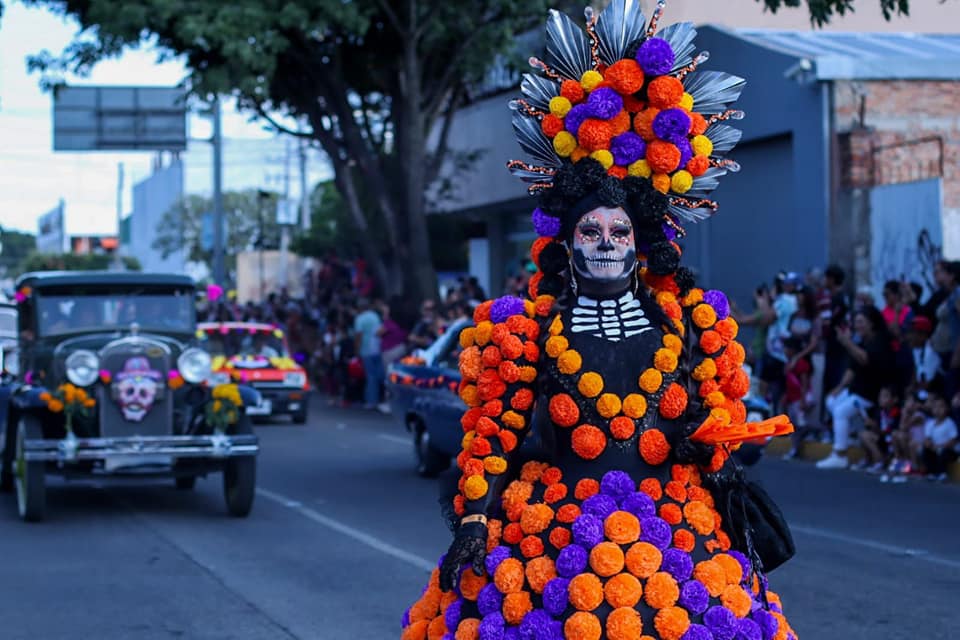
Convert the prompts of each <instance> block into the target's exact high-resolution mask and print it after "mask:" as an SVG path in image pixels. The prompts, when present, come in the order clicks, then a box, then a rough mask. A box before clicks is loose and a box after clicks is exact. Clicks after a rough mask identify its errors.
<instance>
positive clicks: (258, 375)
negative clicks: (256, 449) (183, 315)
mask: <svg viewBox="0 0 960 640" xmlns="http://www.w3.org/2000/svg"><path fill="white" fill-rule="evenodd" d="M197 338H198V339H199V340H200V341H201V344H202V345H203V347H204V348H205V349H206V350H207V352H208V353H209V354H210V357H211V358H212V359H213V362H212V363H211V369H212V371H213V373H212V375H211V380H210V382H211V384H223V383H225V382H238V383H242V384H245V385H248V386H251V387H253V388H254V389H256V390H257V391H259V392H260V395H261V397H262V399H263V400H262V402H261V403H260V404H259V405H258V406H255V407H247V415H250V416H254V417H267V416H274V415H289V416H290V417H291V418H292V419H293V422H294V423H295V424H303V423H305V422H306V421H307V405H308V403H307V394H308V393H309V391H310V384H309V381H308V380H307V373H306V371H305V370H304V368H303V367H302V366H301V365H300V364H299V363H298V362H296V361H295V360H294V359H293V358H292V357H290V350H289V349H288V348H287V340H286V337H285V336H284V333H283V330H282V329H279V328H277V327H275V326H273V325H269V324H262V323H257V322H202V323H200V324H198V325H197Z"/></svg>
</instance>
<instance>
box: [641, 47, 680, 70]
mask: <svg viewBox="0 0 960 640" xmlns="http://www.w3.org/2000/svg"><path fill="white" fill-rule="evenodd" d="M676 60H677V57H676V55H675V54H674V53H673V47H671V46H670V43H669V42H667V41H666V40H664V39H663V38H647V39H646V41H645V42H644V43H643V44H642V45H640V48H639V49H637V62H638V63H639V64H640V68H641V69H643V73H644V74H646V75H648V76H662V75H663V74H665V73H670V71H671V70H672V69H673V63H674V62H676Z"/></svg>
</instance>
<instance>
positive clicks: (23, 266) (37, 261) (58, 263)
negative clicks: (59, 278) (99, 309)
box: [17, 252, 140, 274]
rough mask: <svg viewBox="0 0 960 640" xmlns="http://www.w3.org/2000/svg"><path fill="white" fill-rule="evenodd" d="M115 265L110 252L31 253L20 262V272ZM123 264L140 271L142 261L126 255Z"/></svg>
mask: <svg viewBox="0 0 960 640" xmlns="http://www.w3.org/2000/svg"><path fill="white" fill-rule="evenodd" d="M112 266H113V256H112V255H109V254H105V253H103V254H96V253H92V254H74V253H37V252H34V253H31V254H30V255H28V256H27V257H26V258H24V260H23V261H22V262H21V263H20V265H19V266H18V267H17V271H18V272H19V273H20V274H23V273H28V272H31V271H105V270H108V269H110V268H111V267H112ZM123 266H124V268H125V269H127V270H129V271H140V261H139V260H137V259H136V258H134V257H130V256H124V258H123Z"/></svg>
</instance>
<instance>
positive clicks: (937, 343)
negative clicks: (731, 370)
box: [735, 261, 960, 482]
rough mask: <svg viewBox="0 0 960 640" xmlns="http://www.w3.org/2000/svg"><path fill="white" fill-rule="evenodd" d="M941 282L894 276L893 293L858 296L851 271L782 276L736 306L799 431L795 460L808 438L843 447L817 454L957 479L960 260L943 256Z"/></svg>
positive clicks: (863, 291)
mask: <svg viewBox="0 0 960 640" xmlns="http://www.w3.org/2000/svg"><path fill="white" fill-rule="evenodd" d="M933 282H934V288H933V290H932V291H925V290H924V287H923V286H922V285H921V284H919V283H915V282H907V281H905V280H904V281H893V280H892V281H889V282H886V283H885V284H884V286H883V293H882V298H881V299H879V300H877V299H875V297H874V293H873V289H872V288H870V287H862V288H860V289H858V290H857V291H856V292H855V293H854V295H853V296H852V297H851V296H850V295H849V293H848V291H847V288H846V287H847V278H846V274H845V273H844V271H843V269H842V268H840V267H837V266H831V267H829V268H828V269H826V270H825V271H824V272H822V273H821V272H819V271H812V272H810V273H808V274H806V275H805V276H801V275H799V274H797V273H793V272H789V273H780V274H779V275H778V276H777V277H776V279H775V281H774V283H773V286H772V287H766V286H763V287H760V288H758V289H757V290H756V291H755V293H754V309H753V310H752V311H750V312H744V311H742V310H740V309H735V317H736V318H737V319H738V320H739V321H740V323H741V324H743V325H745V326H747V327H751V328H752V329H753V332H752V340H751V342H750V345H749V349H748V351H749V356H750V364H751V366H752V367H753V373H754V375H755V377H756V378H757V379H758V380H759V381H760V385H759V386H760V389H759V392H760V393H761V394H762V395H763V396H764V397H765V398H766V399H767V400H768V401H769V402H771V404H772V405H773V408H774V410H776V411H783V412H786V413H787V414H788V415H789V416H790V418H791V419H792V421H793V423H794V425H795V427H796V431H795V433H794V434H793V447H792V449H791V451H790V452H789V453H788V454H787V456H786V457H787V458H795V457H797V456H798V452H799V449H800V447H801V445H802V443H803V442H804V441H805V440H809V439H814V440H821V441H823V442H829V443H831V444H832V452H831V453H830V455H829V456H828V457H826V458H825V459H823V460H821V461H820V462H818V463H817V467H818V468H821V469H838V468H847V467H848V466H850V464H851V461H850V458H849V449H850V448H851V447H853V446H857V447H859V448H861V449H862V450H863V452H864V456H863V457H862V458H861V459H860V460H859V461H858V462H857V463H856V464H855V465H854V466H855V467H856V468H859V469H865V470H868V471H870V472H871V473H875V474H877V475H880V476H881V479H882V480H883V481H891V482H904V481H906V479H907V476H908V475H910V474H923V475H926V477H927V478H928V479H931V480H945V479H946V477H947V471H948V468H949V465H950V464H951V463H952V462H953V461H955V460H956V459H957V456H958V453H960V449H958V432H957V423H958V422H960V262H950V261H941V262H939V263H938V264H937V265H936V267H935V271H934V274H933Z"/></svg>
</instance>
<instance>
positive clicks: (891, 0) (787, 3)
mask: <svg viewBox="0 0 960 640" xmlns="http://www.w3.org/2000/svg"><path fill="white" fill-rule="evenodd" d="M877 1H878V2H879V3H880V11H881V12H883V17H884V18H885V19H887V20H890V19H891V18H893V16H895V15H902V16H908V15H910V0H877ZM944 1H945V0H940V3H941V4H943V2H944ZM757 2H763V4H764V6H765V7H766V8H767V9H769V10H770V11H772V12H774V13H776V12H777V10H779V9H780V8H781V7H790V8H796V7H800V6H802V5H803V4H804V3H806V5H807V10H808V11H809V12H810V22H811V24H814V25H816V26H818V27H822V26H823V25H825V24H827V23H828V22H830V21H831V20H832V19H833V18H834V17H835V16H844V15H846V14H847V13H853V0H757ZM863 4H865V3H864V1H863V0H860V2H858V3H857V6H862V5H863Z"/></svg>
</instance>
